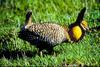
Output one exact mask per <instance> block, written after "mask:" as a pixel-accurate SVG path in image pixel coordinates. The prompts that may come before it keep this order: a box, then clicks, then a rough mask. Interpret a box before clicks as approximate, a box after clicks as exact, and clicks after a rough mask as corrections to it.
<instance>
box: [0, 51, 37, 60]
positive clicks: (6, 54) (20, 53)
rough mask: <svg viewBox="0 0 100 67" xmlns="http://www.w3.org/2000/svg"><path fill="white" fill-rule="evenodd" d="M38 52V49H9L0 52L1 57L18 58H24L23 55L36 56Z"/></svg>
mask: <svg viewBox="0 0 100 67" xmlns="http://www.w3.org/2000/svg"><path fill="white" fill-rule="evenodd" d="M36 54H37V51H29V50H28V51H21V50H20V51H18V50H14V51H9V50H2V51H1V52H0V58H2V57H5V58H7V59H11V58H12V59H17V58H22V57H25V56H26V57H35V56H36Z"/></svg>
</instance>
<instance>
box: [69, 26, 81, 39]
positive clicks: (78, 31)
mask: <svg viewBox="0 0 100 67" xmlns="http://www.w3.org/2000/svg"><path fill="white" fill-rule="evenodd" d="M71 32H72V35H70V36H72V37H73V38H74V39H75V41H77V40H78V39H80V37H81V35H82V30H81V28H80V27H79V26H75V27H73V28H72V30H71Z"/></svg>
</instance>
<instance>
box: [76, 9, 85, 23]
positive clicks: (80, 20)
mask: <svg viewBox="0 0 100 67" xmlns="http://www.w3.org/2000/svg"><path fill="white" fill-rule="evenodd" d="M85 11H86V7H84V8H83V9H82V10H81V11H80V13H79V14H78V17H77V20H76V23H81V22H82V20H83V17H84V13H85Z"/></svg>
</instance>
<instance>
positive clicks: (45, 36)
mask: <svg viewBox="0 0 100 67" xmlns="http://www.w3.org/2000/svg"><path fill="white" fill-rule="evenodd" d="M85 11H86V7H84V8H83V9H82V10H81V11H80V13H79V14H78V17H77V19H76V21H75V22H74V23H72V24H71V25H69V26H68V28H65V27H63V26H61V25H59V24H56V23H33V22H32V11H31V10H30V11H28V12H27V14H26V20H25V24H24V25H23V27H22V28H21V30H20V31H19V34H18V37H19V38H21V39H22V40H25V41H28V42H29V43H30V44H33V45H35V46H36V47H37V48H39V51H42V50H44V49H45V50H47V51H48V53H51V52H52V51H53V47H55V46H56V45H58V44H61V43H63V42H78V41H79V40H81V39H82V38H83V37H84V35H85V31H86V30H88V29H89V28H88V24H87V22H86V21H85V20H83V17H84V13H85Z"/></svg>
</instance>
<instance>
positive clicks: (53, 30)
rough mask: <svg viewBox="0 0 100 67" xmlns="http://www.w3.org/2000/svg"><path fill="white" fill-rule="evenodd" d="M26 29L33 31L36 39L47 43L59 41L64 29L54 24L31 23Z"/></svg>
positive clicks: (61, 38)
mask: <svg viewBox="0 0 100 67" xmlns="http://www.w3.org/2000/svg"><path fill="white" fill-rule="evenodd" d="M28 31H30V32H32V33H34V34H33V36H36V37H37V38H38V40H41V41H45V42H47V43H49V44H57V43H61V42H62V40H63V39H64V37H65V36H64V33H63V32H64V30H63V28H61V27H60V26H59V25H56V24H47V23H45V24H33V25H31V26H30V27H29V28H28Z"/></svg>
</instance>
